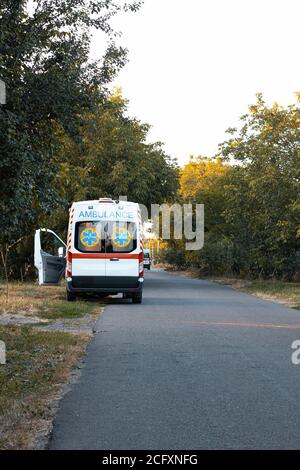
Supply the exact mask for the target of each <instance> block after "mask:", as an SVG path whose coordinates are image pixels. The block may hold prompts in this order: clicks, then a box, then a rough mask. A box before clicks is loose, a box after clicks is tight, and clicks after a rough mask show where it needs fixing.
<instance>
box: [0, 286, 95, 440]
mask: <svg viewBox="0 0 300 470" xmlns="http://www.w3.org/2000/svg"><path fill="white" fill-rule="evenodd" d="M5 300H6V298H5V286H4V285H3V284H0V340H2V341H4V342H5V343H6V349H7V364H6V365H0V390H1V393H0V449H36V448H43V447H44V446H45V444H46V443H47V436H48V434H49V431H50V430H51V426H52V420H53V417H54V414H55V411H56V408H57V403H58V400H59V398H60V397H61V395H62V390H63V387H62V385H63V384H65V383H66V382H68V380H69V376H70V373H71V370H72V368H73V367H74V366H75V365H76V364H77V363H78V360H79V358H80V357H81V356H82V354H83V353H84V351H85V348H86V345H87V342H88V341H89V339H90V338H91V334H92V325H93V322H94V321H95V320H96V318H97V316H98V314H99V313H100V312H101V311H102V309H103V304H101V303H100V302H99V300H98V299H97V301H91V300H80V301H76V302H67V301H66V300H65V288H64V287H63V286H57V287H52V286H51V287H50V286H49V287H44V286H38V285H37V284H33V283H19V282H13V283H10V285H9V299H8V302H7V303H6V301H5ZM7 319H9V322H10V323H13V324H7V323H6V322H7ZM29 322H31V323H32V325H31V326H28V323H29ZM41 322H46V323H48V324H49V325H46V326H43V328H44V329H43V330H41V329H39V330H38V329H37V327H36V326H34V324H35V325H37V326H39V324H40V323H41ZM66 325H67V326H68V327H69V329H71V330H72V331H70V330H69V331H70V332H63V331H61V330H63V329H65V326H66ZM52 327H55V328H56V329H55V328H54V330H53V328H52ZM51 329H52V331H50V330H51ZM46 330H47V331H46ZM57 330H60V331H57Z"/></svg>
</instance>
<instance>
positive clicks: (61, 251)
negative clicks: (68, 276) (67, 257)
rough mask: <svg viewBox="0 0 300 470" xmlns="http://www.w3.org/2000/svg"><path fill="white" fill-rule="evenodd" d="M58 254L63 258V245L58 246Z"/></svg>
mask: <svg viewBox="0 0 300 470" xmlns="http://www.w3.org/2000/svg"><path fill="white" fill-rule="evenodd" d="M58 256H59V258H63V257H64V247H63V246H60V247H59V248H58Z"/></svg>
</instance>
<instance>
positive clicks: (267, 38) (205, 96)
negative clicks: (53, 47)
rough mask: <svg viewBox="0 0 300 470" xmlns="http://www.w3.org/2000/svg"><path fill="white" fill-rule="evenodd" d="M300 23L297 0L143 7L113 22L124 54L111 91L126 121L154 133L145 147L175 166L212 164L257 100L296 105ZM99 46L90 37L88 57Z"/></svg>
mask: <svg viewBox="0 0 300 470" xmlns="http://www.w3.org/2000/svg"><path fill="white" fill-rule="evenodd" d="M299 20H300V1H299V0H184V1H183V0H145V4H144V6H143V7H142V9H141V10H140V11H139V12H138V13H136V14H130V13H128V14H124V15H122V16H119V17H118V18H116V19H115V20H114V24H115V25H116V27H117V28H118V29H119V30H121V31H122V32H123V36H122V38H121V39H120V44H122V45H124V46H126V47H127V48H128V49H129V63H128V64H127V65H126V66H125V68H124V69H123V70H122V71H121V73H120V74H119V76H118V78H117V80H116V81H115V83H114V85H116V86H121V87H122V88H123V93H124V96H125V97H126V98H128V99H129V100H130V105H129V113H130V115H132V116H136V117H138V118H139V119H140V120H142V121H144V122H148V123H150V124H151V125H152V126H153V128H152V130H151V133H150V136H149V140H151V141H156V140H160V141H163V142H165V150H166V151H167V152H168V153H169V154H170V155H172V156H174V157H177V158H178V161H179V163H180V164H184V163H185V162H186V161H187V160H188V158H189V155H190V154H194V155H200V154H201V155H207V156H212V155H213V154H215V152H216V150H217V145H218V143H219V142H221V141H223V140H224V139H225V138H226V134H225V130H226V129H227V128H228V127H229V126H235V125H237V124H238V118H239V117H240V115H241V114H243V113H245V112H247V106H248V105H249V104H250V103H253V102H254V101H255V93H256V92H258V91H261V92H262V93H263V94H264V96H265V98H266V100H267V102H269V103H271V102H273V101H278V102H279V103H280V104H284V105H286V104H290V103H292V102H295V98H294V92H295V91H299V90H300V60H299V44H300V41H299V37H300V26H299ZM102 42H103V38H102V36H101V35H100V34H99V33H96V34H95V37H94V44H93V50H92V55H93V56H97V55H98V54H99V51H101V50H102V49H101V48H102V46H101V44H102Z"/></svg>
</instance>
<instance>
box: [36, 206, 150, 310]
mask: <svg viewBox="0 0 300 470" xmlns="http://www.w3.org/2000/svg"><path fill="white" fill-rule="evenodd" d="M45 234H46V235H47V237H48V238H49V237H52V238H53V239H54V240H55V241H56V244H57V246H58V249H57V252H52V253H50V252H49V250H47V248H45V247H44V246H43V236H44V235H45ZM34 264H35V267H36V268H37V270H38V274H39V284H40V285H56V284H58V283H59V282H60V280H61V278H62V277H63V275H64V273H65V278H66V291H67V300H68V301H74V300H76V296H77V294H84V293H95V294H100V295H102V296H105V295H114V294H119V293H122V294H123V298H126V299H132V302H133V303H141V302H142V293H143V282H144V267H143V239H142V219H141V212H140V208H139V205H138V204H137V203H133V202H128V201H114V200H112V199H109V198H102V199H99V200H93V201H81V202H74V203H73V205H72V207H71V209H70V216H69V226H68V234H67V243H64V242H63V240H61V238H60V237H59V236H58V235H57V234H56V233H54V232H53V231H52V230H49V229H44V228H43V229H39V230H36V232H35V240H34Z"/></svg>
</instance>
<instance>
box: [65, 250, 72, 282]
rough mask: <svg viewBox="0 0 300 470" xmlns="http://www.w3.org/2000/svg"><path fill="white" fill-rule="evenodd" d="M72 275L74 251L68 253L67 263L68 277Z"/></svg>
mask: <svg viewBox="0 0 300 470" xmlns="http://www.w3.org/2000/svg"><path fill="white" fill-rule="evenodd" d="M71 276H72V253H70V251H68V253H67V264H66V277H71Z"/></svg>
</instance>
